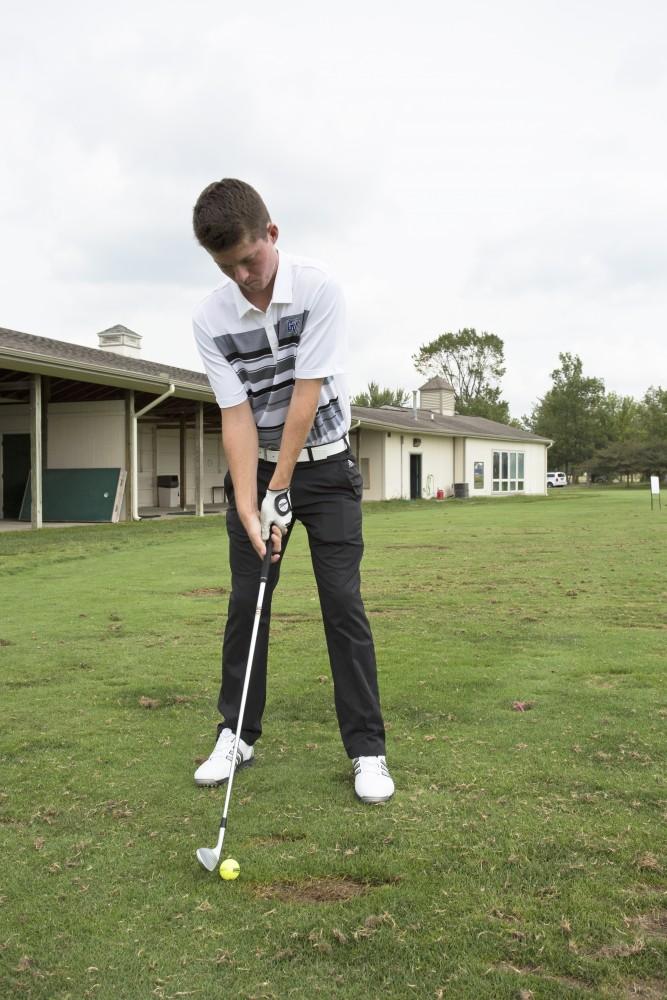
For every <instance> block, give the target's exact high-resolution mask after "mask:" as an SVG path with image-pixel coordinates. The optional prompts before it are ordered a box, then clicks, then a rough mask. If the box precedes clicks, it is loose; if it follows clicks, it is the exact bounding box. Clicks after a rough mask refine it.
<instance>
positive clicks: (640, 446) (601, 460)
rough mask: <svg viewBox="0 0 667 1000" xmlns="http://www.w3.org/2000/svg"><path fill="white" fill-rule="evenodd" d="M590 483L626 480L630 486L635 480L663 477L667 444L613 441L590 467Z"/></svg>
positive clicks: (666, 460) (588, 464) (666, 469)
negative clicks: (636, 477)
mask: <svg viewBox="0 0 667 1000" xmlns="http://www.w3.org/2000/svg"><path fill="white" fill-rule="evenodd" d="M587 469H588V473H589V475H590V477H591V481H593V482H595V480H596V479H600V478H613V477H616V476H619V477H620V476H625V477H626V479H627V483H628V485H630V481H631V479H632V477H633V476H636V475H641V476H644V477H645V478H646V479H648V477H649V476H659V477H661V478H662V477H663V476H664V475H665V473H667V442H665V441H648V442H647V441H614V442H612V443H611V444H609V445H607V447H606V448H602V449H601V450H600V451H596V452H595V454H594V455H593V456H592V457H591V459H590V460H589V461H588V463H587Z"/></svg>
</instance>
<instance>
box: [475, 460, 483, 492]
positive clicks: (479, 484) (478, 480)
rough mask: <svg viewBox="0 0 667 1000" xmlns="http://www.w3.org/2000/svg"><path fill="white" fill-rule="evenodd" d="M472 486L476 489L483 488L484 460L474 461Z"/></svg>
mask: <svg viewBox="0 0 667 1000" xmlns="http://www.w3.org/2000/svg"><path fill="white" fill-rule="evenodd" d="M473 487H474V489H476V490H483V489H484V462H475V465H474V475H473Z"/></svg>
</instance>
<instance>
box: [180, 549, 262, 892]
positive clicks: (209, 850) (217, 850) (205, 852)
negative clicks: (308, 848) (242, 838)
mask: <svg viewBox="0 0 667 1000" xmlns="http://www.w3.org/2000/svg"><path fill="white" fill-rule="evenodd" d="M272 552H273V540H272V538H271V536H270V535H269V540H268V541H267V543H266V555H265V556H264V559H263V560H262V569H261V573H260V577H259V593H258V594H257V608H256V609H255V621H254V623H253V626H252V637H251V639H250V651H249V653H248V663H247V664H246V668H245V678H244V681H243V693H242V695H241V705H240V708H239V719H238V722H237V725H236V736H235V738H234V751H233V753H232V760H231V765H232V766H231V770H230V772H229V778H228V780H227V794H226V795H225V805H224V808H223V810H222V819H221V820H220V832H219V834H218V843H217V844H216V845H215V847H200V848H199V849H198V851H197V861H198V862H199V864H200V865H203V867H204V868H206V870H207V871H209V872H212V871H213V869H214V868H215V867H216V866H217V864H218V862H219V861H220V854H221V853H222V844H223V841H224V839H225V830H226V828H227V811H228V809H229V800H230V798H231V795H232V784H233V782H234V774H235V772H236V762H237V760H238V752H239V740H240V739H241V729H242V727H243V713H244V712H245V703H246V699H247V697H248V687H249V686H250V672H251V670H252V661H253V659H254V657H255V645H256V643H257V632H258V631H259V619H260V615H261V613H262V605H263V603H264V591H265V590H266V581H267V580H268V577H269V569H270V567H271V554H272Z"/></svg>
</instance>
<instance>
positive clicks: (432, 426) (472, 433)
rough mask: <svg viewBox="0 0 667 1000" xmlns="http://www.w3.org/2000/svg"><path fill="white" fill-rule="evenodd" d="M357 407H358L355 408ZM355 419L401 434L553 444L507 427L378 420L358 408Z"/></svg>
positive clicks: (380, 429) (363, 423)
mask: <svg viewBox="0 0 667 1000" xmlns="http://www.w3.org/2000/svg"><path fill="white" fill-rule="evenodd" d="M355 409H356V408H355ZM354 419H355V420H358V421H359V424H360V425H361V427H366V428H368V429H369V430H374V431H375V430H377V431H398V432H399V433H401V434H413V435H416V436H417V435H422V436H423V435H426V434H432V435H433V436H434V437H445V438H461V437H465V438H479V439H480V440H482V441H513V442H515V443H524V444H552V443H553V442H552V441H551V438H543V437H538V436H537V435H533V436H531V437H519V436H517V435H515V434H512V429H511V428H510V427H508V428H507V433H506V434H503V433H501V432H498V433H490V432H488V431H486V432H483V431H478V430H472V429H470V428H466V427H462V428H461V429H460V430H455V429H454V428H449V427H440V426H438V424H436V423H435V421H431V420H424V419H423V418H422V419H417V420H415V421H414V422H412V423H410V424H409V425H408V424H405V423H400V422H399V421H392V420H391V418H389V419H387V420H385V419H383V420H378V419H377V418H373V417H365V416H364V417H362V416H359V415H358V410H357V412H356V413H354Z"/></svg>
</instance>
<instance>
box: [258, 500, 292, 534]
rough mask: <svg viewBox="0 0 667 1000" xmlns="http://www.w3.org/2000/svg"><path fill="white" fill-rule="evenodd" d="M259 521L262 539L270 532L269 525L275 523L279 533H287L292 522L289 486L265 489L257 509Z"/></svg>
mask: <svg viewBox="0 0 667 1000" xmlns="http://www.w3.org/2000/svg"><path fill="white" fill-rule="evenodd" d="M259 523H260V528H261V531H262V541H264V542H265V541H266V540H267V538H268V537H269V535H270V534H271V525H272V524H276V525H277V526H278V527H279V528H280V532H281V534H283V535H285V534H287V529H288V528H289V526H290V524H291V523H292V499H291V497H290V493H289V486H288V487H287V489H284V490H267V491H266V495H265V497H264V499H263V500H262V506H261V508H260V511H259Z"/></svg>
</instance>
